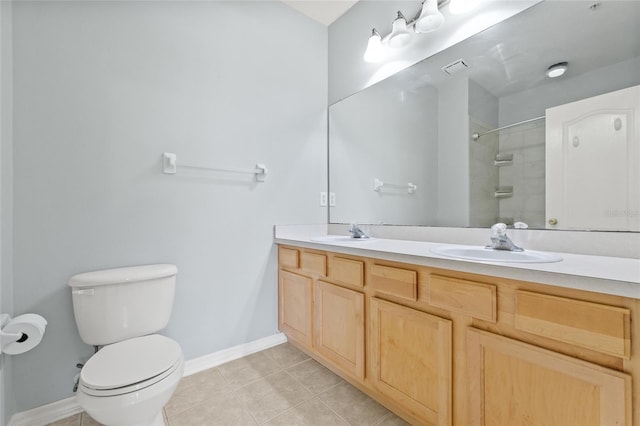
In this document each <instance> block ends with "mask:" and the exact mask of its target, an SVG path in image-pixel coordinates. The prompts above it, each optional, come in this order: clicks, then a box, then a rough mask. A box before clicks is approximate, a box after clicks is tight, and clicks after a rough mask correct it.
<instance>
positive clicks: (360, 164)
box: [329, 80, 438, 225]
mask: <svg viewBox="0 0 640 426" xmlns="http://www.w3.org/2000/svg"><path fill="white" fill-rule="evenodd" d="M387 83H390V84H387ZM329 119H330V121H331V129H330V135H329V137H330V140H331V143H330V145H329V161H330V162H331V173H330V176H329V187H330V190H331V192H334V193H335V194H336V205H335V207H331V208H330V214H329V219H330V220H331V222H334V223H352V222H356V223H368V224H371V223H374V224H380V223H390V224H394V225H426V224H429V223H433V222H434V221H435V216H436V207H437V206H436V205H435V203H434V202H433V200H435V199H436V198H437V169H438V156H437V155H438V154H437V133H436V132H434V131H433V129H437V126H438V93H437V90H436V89H435V88H434V87H432V86H429V85H425V86H423V87H417V88H413V89H411V90H402V91H399V90H398V88H397V83H394V82H392V81H391V80H385V81H383V82H380V83H378V84H376V85H375V86H372V87H370V88H369V89H368V90H364V91H362V92H359V93H356V94H355V95H353V96H351V97H349V98H347V99H344V100H343V101H342V102H339V103H337V104H335V105H333V106H331V107H330V109H329ZM374 178H378V179H380V180H382V181H383V182H386V183H387V184H393V185H406V184H407V183H409V182H411V183H413V184H414V185H417V186H418V188H417V190H416V191H415V192H414V193H413V194H409V193H408V192H407V189H406V187H405V188H404V189H402V188H394V187H383V188H381V189H380V191H377V192H376V191H374V190H373V182H374Z"/></svg>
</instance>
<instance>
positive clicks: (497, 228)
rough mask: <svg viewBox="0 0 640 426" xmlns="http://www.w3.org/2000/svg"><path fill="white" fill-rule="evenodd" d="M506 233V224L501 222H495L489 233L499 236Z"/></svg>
mask: <svg viewBox="0 0 640 426" xmlns="http://www.w3.org/2000/svg"><path fill="white" fill-rule="evenodd" d="M506 234H507V225H505V224H504V223H502V222H499V223H496V224H495V225H493V226H492V227H491V235H492V236H496V237H501V236H503V235H506Z"/></svg>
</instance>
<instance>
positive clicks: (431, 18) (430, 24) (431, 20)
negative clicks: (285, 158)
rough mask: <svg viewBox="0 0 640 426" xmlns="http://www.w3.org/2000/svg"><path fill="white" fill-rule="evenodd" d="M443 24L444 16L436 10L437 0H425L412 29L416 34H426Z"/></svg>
mask: <svg viewBox="0 0 640 426" xmlns="http://www.w3.org/2000/svg"><path fill="white" fill-rule="evenodd" d="M443 23H444V16H443V15H442V13H441V12H440V11H439V10H438V0H425V2H424V3H422V10H421V11H420V16H419V17H418V19H416V23H415V24H414V27H413V29H414V30H415V32H417V33H428V32H431V31H435V30H437V29H438V28H440V27H441V26H442V24H443Z"/></svg>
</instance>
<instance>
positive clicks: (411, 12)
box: [329, 0, 541, 104]
mask: <svg viewBox="0 0 640 426" xmlns="http://www.w3.org/2000/svg"><path fill="white" fill-rule="evenodd" d="M539 1H541V0H518V1H497V2H485V3H484V4H481V5H480V6H479V7H478V8H477V9H476V10H475V11H474V12H473V13H467V14H463V15H450V14H449V8H448V6H443V7H442V8H441V9H440V10H441V12H443V14H444V16H445V23H444V24H443V26H442V27H441V28H440V29H438V31H437V32H434V33H429V34H423V35H420V36H416V37H413V38H412V42H411V44H409V45H408V46H407V47H405V48H402V49H397V50H395V51H393V52H391V53H390V55H389V57H388V58H387V59H386V60H385V61H382V62H380V63H377V64H370V63H367V62H365V61H364V60H363V59H362V55H363V54H364V51H365V49H366V47H367V40H368V39H369V36H370V35H371V29H372V28H374V27H375V28H376V29H377V30H378V31H379V32H380V34H381V35H382V36H385V35H387V34H389V33H390V32H391V25H392V23H393V20H394V19H395V17H396V12H397V11H398V10H400V11H402V12H403V13H404V15H405V16H406V17H407V19H409V20H410V19H411V18H413V17H414V16H415V15H416V14H417V13H418V11H419V9H420V2H417V1H402V0H382V1H360V2H358V3H356V4H355V5H354V6H353V7H352V8H351V9H349V11H348V12H347V13H346V14H344V15H343V16H342V17H340V18H339V19H338V20H337V21H336V22H334V23H333V24H331V26H330V27H329V104H333V103H335V102H337V101H339V100H340V99H342V98H345V97H347V96H349V95H351V94H353V93H355V92H358V91H360V90H362V89H364V88H366V87H369V86H371V85H372V84H374V83H376V82H378V81H381V80H383V79H384V78H386V77H388V76H389V75H392V74H394V73H395V72H397V71H399V70H402V69H404V68H406V67H409V66H411V65H413V64H415V63H416V62H419V61H421V60H423V59H425V58H428V57H429V56H431V55H434V54H436V53H438V52H440V51H442V50H444V49H446V48H447V47H449V46H452V45H454V44H456V43H458V42H460V41H462V40H465V39H467V38H469V37H471V36H472V35H474V34H477V33H479V32H481V31H482V30H484V29H486V28H489V27H491V26H492V25H494V24H496V23H498V22H501V21H503V20H505V19H507V18H509V17H510V16H513V15H515V14H517V13H519V12H521V11H523V10H525V9H527V8H529V7H531V6H533V5H534V4H536V3H538V2H539Z"/></svg>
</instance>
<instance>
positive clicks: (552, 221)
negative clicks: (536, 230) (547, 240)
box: [548, 217, 558, 225]
mask: <svg viewBox="0 0 640 426" xmlns="http://www.w3.org/2000/svg"><path fill="white" fill-rule="evenodd" d="M548 223H549V225H557V224H558V219H556V218H555V217H552V218H551V219H549V222H548Z"/></svg>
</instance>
